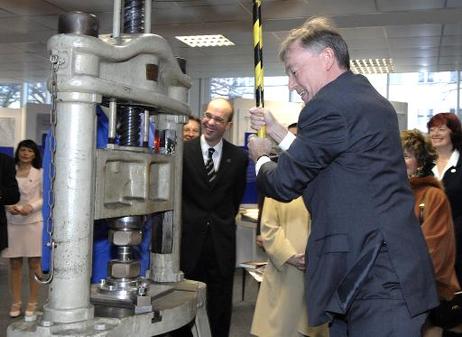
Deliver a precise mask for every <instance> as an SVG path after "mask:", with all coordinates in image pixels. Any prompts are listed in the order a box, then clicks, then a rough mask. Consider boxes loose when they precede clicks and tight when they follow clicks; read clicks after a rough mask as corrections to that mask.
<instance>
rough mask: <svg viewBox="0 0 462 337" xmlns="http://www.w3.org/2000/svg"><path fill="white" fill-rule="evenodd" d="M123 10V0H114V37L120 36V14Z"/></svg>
mask: <svg viewBox="0 0 462 337" xmlns="http://www.w3.org/2000/svg"><path fill="white" fill-rule="evenodd" d="M121 11H122V0H114V14H113V17H112V37H113V38H117V37H119V36H120V15H121Z"/></svg>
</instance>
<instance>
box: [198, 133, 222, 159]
mask: <svg viewBox="0 0 462 337" xmlns="http://www.w3.org/2000/svg"><path fill="white" fill-rule="evenodd" d="M211 147H213V149H214V150H215V152H214V153H213V155H214V156H218V157H219V156H220V155H221V151H222V150H223V138H222V139H220V141H219V142H218V143H217V144H216V145H215V146H210V145H209V144H208V143H207V141H206V140H205V137H204V135H201V150H202V155H203V156H204V157H205V158H207V156H208V155H209V149H210V148H211Z"/></svg>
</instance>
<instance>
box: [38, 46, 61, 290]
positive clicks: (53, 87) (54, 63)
mask: <svg viewBox="0 0 462 337" xmlns="http://www.w3.org/2000/svg"><path fill="white" fill-rule="evenodd" d="M50 63H51V83H50V93H51V110H50V135H49V137H48V141H49V143H50V145H49V150H48V151H49V155H50V169H49V171H48V178H49V183H50V187H49V190H48V195H47V199H48V200H47V203H48V217H47V224H46V225H47V233H48V242H47V247H49V248H50V249H51V253H50V271H49V273H48V276H47V277H46V278H43V277H42V276H40V275H37V274H35V276H34V278H35V280H36V281H37V282H38V283H41V284H50V283H51V281H52V280H53V274H54V266H53V264H54V262H53V254H54V249H55V247H56V244H55V242H54V241H53V208H54V206H55V201H54V196H53V184H54V180H55V176H56V174H55V153H56V123H57V113H56V104H57V100H58V83H57V80H58V79H57V78H58V75H57V73H58V69H59V66H60V65H61V64H62V60H61V59H60V58H59V56H58V55H56V54H52V55H50Z"/></svg>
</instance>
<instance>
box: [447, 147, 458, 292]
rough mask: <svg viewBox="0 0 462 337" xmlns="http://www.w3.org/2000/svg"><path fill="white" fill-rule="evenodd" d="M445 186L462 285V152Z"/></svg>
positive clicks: (448, 173)
mask: <svg viewBox="0 0 462 337" xmlns="http://www.w3.org/2000/svg"><path fill="white" fill-rule="evenodd" d="M459 152H460V151H459ZM443 185H444V190H445V192H446V194H447V196H448V199H449V202H450V204H451V210H452V218H453V220H454V229H455V236H456V247H457V255H456V273H457V278H458V279H459V283H460V282H462V152H460V156H459V160H458V161H457V164H456V166H453V167H451V168H449V169H448V170H447V171H446V172H445V173H444V176H443Z"/></svg>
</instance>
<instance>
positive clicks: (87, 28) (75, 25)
mask: <svg viewBox="0 0 462 337" xmlns="http://www.w3.org/2000/svg"><path fill="white" fill-rule="evenodd" d="M58 33H59V34H79V35H90V36H94V37H98V18H97V17H96V15H94V14H89V13H84V12H78V11H77V12H69V13H65V14H61V15H60V16H59V19H58Z"/></svg>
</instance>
